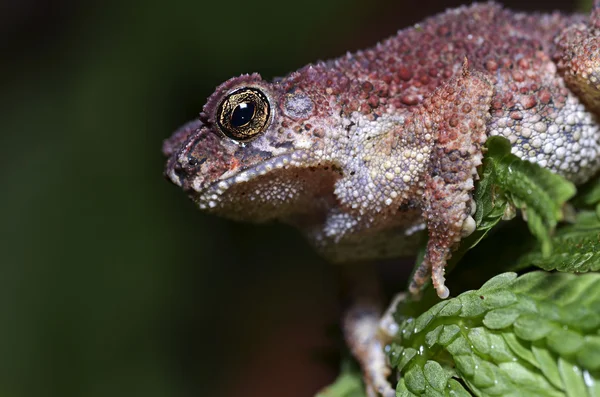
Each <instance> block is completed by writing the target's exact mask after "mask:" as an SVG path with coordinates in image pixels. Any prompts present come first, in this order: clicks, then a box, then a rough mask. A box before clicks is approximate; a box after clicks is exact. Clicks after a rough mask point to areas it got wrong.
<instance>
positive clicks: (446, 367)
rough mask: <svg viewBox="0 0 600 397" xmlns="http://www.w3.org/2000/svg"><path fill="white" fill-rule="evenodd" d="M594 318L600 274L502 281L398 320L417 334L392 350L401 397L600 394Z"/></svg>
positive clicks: (599, 309) (504, 277) (401, 337)
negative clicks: (599, 392) (415, 315)
mask: <svg viewBox="0 0 600 397" xmlns="http://www.w3.org/2000/svg"><path fill="white" fill-rule="evenodd" d="M574 305H577V308H576V307H575V306H574ZM578 308H579V309H578ZM566 313H573V314H566ZM590 316H591V317H594V318H600V317H599V316H600V274H597V273H587V274H582V275H574V274H569V273H546V272H540V271H538V272H532V273H528V274H525V275H523V276H521V277H516V275H515V274H514V273H505V274H501V275H498V276H496V277H494V278H492V279H490V280H489V281H488V282H487V283H485V284H484V285H483V286H482V287H481V288H480V289H479V290H475V291H468V292H465V293H463V294H461V295H459V296H457V297H456V298H452V299H449V300H447V301H444V302H440V303H438V304H437V305H435V306H433V307H431V308H430V309H429V310H428V311H426V312H425V313H423V314H421V315H420V316H418V317H417V318H406V317H402V318H400V317H399V318H397V321H399V323H400V324H399V325H400V329H411V330H412V332H405V333H402V332H400V333H398V336H397V337H395V338H394V339H393V341H392V342H391V345H390V348H388V349H387V351H388V355H389V358H390V362H391V364H392V367H393V368H395V370H396V371H398V372H399V374H400V376H401V380H400V382H399V383H398V385H397V389H396V390H397V395H398V396H400V395H406V396H411V395H417V396H420V395H423V396H425V395H426V396H429V395H431V396H437V395H443V396H449V395H453V394H451V393H454V392H455V393H456V394H457V395H470V394H468V393H471V394H473V395H477V396H504V395H512V394H514V393H515V392H516V391H518V392H519V395H524V396H563V395H565V393H566V394H567V395H577V396H587V395H596V394H594V393H596V392H597V391H598V390H600V388H599V386H598V384H599V383H600V335H599V325H600V323H598V322H596V320H593V321H592V322H590V320H589V317H590ZM407 352H409V353H408V354H407ZM399 356H401V357H399ZM453 378H457V379H458V380H460V381H461V382H456V380H455V379H453ZM463 385H466V388H465V387H464V386H463ZM458 386H460V387H461V389H456V391H454V389H453V388H456V387H458ZM461 393H462V394H461ZM465 393H466V394H465ZM582 393H583V394H582Z"/></svg>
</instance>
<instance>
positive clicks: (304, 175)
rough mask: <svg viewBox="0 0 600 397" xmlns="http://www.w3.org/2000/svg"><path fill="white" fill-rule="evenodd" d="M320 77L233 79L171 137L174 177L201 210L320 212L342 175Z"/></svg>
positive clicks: (245, 214) (255, 215)
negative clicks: (329, 138)
mask: <svg viewBox="0 0 600 397" xmlns="http://www.w3.org/2000/svg"><path fill="white" fill-rule="evenodd" d="M311 76H313V77H312V80H311ZM318 76H319V75H318V73H314V72H313V71H312V70H310V69H306V70H304V71H301V72H298V73H295V74H292V75H290V76H289V77H288V78H286V79H282V80H279V81H276V82H274V83H268V82H265V81H264V80H262V79H261V78H260V76H259V75H257V74H253V75H244V76H241V77H237V78H233V79H231V80H228V81H226V82H225V83H223V84H222V85H221V86H219V87H218V88H217V90H216V91H215V93H214V94H213V95H211V96H210V98H209V99H208V101H207V103H206V105H205V106H204V108H203V111H202V113H201V114H200V118H199V119H198V120H196V121H192V122H190V123H188V124H186V125H184V126H183V127H181V128H180V129H179V130H178V131H176V132H175V133H174V134H173V135H172V136H171V138H169V139H168V140H166V141H165V143H164V146H163V152H164V153H165V155H166V156H168V157H169V160H168V162H167V166H166V170H165V174H166V176H167V177H168V178H169V179H170V180H171V181H172V182H173V183H174V184H176V185H178V186H181V187H182V188H183V189H184V190H185V191H186V192H188V194H189V195H190V197H191V198H192V199H193V200H194V201H195V202H196V203H197V204H198V206H199V207H200V208H201V209H205V210H207V211H210V212H214V213H217V214H219V215H223V216H227V217H230V218H235V219H241V220H250V221H263V220H268V219H274V218H279V219H286V218H290V217H295V216H297V215H301V214H306V213H315V212H318V211H316V210H317V208H322V207H324V206H327V205H328V204H327V201H330V200H331V199H332V197H333V185H334V182H335V181H336V180H337V179H338V178H339V176H340V172H339V171H338V170H339V168H337V167H336V165H335V164H334V162H333V160H331V156H330V155H329V154H328V150H327V146H328V145H327V144H325V143H324V136H325V134H326V131H325V129H326V128H327V127H326V126H327V125H330V124H328V123H330V122H329V121H327V120H328V117H330V115H331V114H332V110H331V109H330V107H329V102H328V101H327V99H326V98H325V97H324V96H323V90H320V89H318V88H315V87H317V86H318V85H320V84H319V80H318V79H319V77H318Z"/></svg>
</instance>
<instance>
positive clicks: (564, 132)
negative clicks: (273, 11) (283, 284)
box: [163, 0, 600, 396]
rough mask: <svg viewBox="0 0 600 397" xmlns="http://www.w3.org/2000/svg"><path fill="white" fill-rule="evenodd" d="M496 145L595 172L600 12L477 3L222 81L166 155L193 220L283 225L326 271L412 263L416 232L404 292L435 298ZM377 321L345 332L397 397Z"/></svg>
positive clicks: (468, 229) (469, 226)
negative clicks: (372, 40) (320, 56)
mask: <svg viewBox="0 0 600 397" xmlns="http://www.w3.org/2000/svg"><path fill="white" fill-rule="evenodd" d="M491 136H502V137H504V138H506V139H507V140H508V141H509V142H510V144H511V152H512V153H513V154H514V155H516V156H517V157H519V158H521V159H524V160H527V161H529V162H532V163H536V164H538V165H540V166H541V167H543V168H546V169H548V170H550V171H552V172H554V173H557V174H559V175H561V176H563V177H565V178H566V179H568V180H570V181H572V182H573V183H575V184H582V183H584V182H586V181H587V180H589V179H590V178H591V177H592V176H593V175H595V174H596V173H597V171H598V170H599V169H600V156H599V152H600V0H595V1H594V4H593V8H592V11H591V14H590V15H581V14H572V15H567V14H563V13H559V12H554V13H524V12H515V11H511V10H508V9H505V8H503V7H502V6H501V5H500V4H498V3H494V2H488V3H474V4H472V5H468V6H461V7H458V8H454V9H449V10H447V11H445V12H442V13H440V14H438V15H435V16H432V17H429V18H427V19H425V20H424V21H422V22H420V23H417V24H415V25H413V26H411V27H407V28H404V29H401V30H399V31H398V32H397V34H395V35H394V36H392V37H389V38H387V39H385V40H382V41H380V42H379V43H377V44H376V45H374V46H373V47H371V48H368V49H365V50H359V51H356V52H353V53H350V52H348V53H347V54H346V55H343V56H341V57H339V58H335V59H331V60H327V61H317V62H314V63H310V64H308V65H306V66H304V67H302V68H300V69H298V70H297V71H294V72H292V73H290V74H288V75H287V76H285V77H282V78H275V79H273V80H272V81H267V80H265V79H263V78H262V77H261V76H260V75H259V74H258V73H252V74H244V75H241V76H239V77H234V78H231V79H229V80H227V81H225V82H224V83H222V84H221V85H219V86H218V87H217V88H216V90H215V92H214V93H213V94H212V95H211V96H210V97H209V98H208V99H207V101H206V104H205V105H204V107H203V108H202V111H201V112H200V114H199V117H198V118H196V119H195V120H192V121H190V122H188V123H187V124H184V125H183V126H182V127H180V128H179V129H178V130H176V131H175V132H174V133H173V134H172V136H171V137H170V138H168V139H167V140H165V142H164V144H163V153H164V154H165V156H166V157H167V158H168V160H167V164H166V168H165V175H166V177H167V178H168V179H169V180H170V181H171V182H172V183H174V184H175V185H177V186H179V187H181V188H182V189H183V190H184V191H185V192H186V193H187V194H188V196H189V197H190V198H191V199H192V200H193V201H194V202H195V203H196V205H197V206H198V207H199V208H200V209H201V210H202V211H205V212H208V213H212V214H216V215H219V216H223V217H227V218H230V219H234V220H239V221H250V222H268V221H279V222H283V223H286V224H289V225H292V226H293V227H296V228H297V229H299V230H300V231H302V232H303V234H304V235H305V236H306V238H307V239H308V241H310V243H311V244H312V245H313V246H314V247H315V249H316V250H317V251H318V252H319V253H320V254H321V255H323V256H324V257H325V258H327V259H328V260H329V261H331V262H333V263H342V264H346V263H358V262H370V261H374V260H379V259H386V258H387V259H389V258H398V257H402V256H406V255H414V253H415V252H416V251H417V250H418V248H419V247H420V245H421V244H423V243H424V241H423V235H426V236H427V242H426V248H425V255H424V258H423V260H422V262H421V264H420V265H419V267H418V268H417V269H416V271H415V272H414V277H413V279H412V281H411V284H410V287H409V291H410V293H412V294H418V293H419V291H420V290H421V289H422V288H423V286H424V285H425V284H426V283H427V282H428V281H429V280H431V282H432V284H433V287H434V288H435V291H436V292H437V295H438V296H439V297H440V298H442V299H445V298H448V297H449V296H450V291H449V289H448V288H447V287H446V285H445V270H444V269H445V267H446V265H447V262H448V260H449V258H450V257H451V255H452V252H453V251H454V250H456V248H457V247H458V246H459V244H460V242H461V240H462V239H464V238H465V237H467V236H469V235H470V234H471V233H472V232H473V231H474V230H475V228H476V224H475V221H474V219H473V214H474V212H475V210H476V204H475V202H474V200H473V192H474V189H475V186H476V183H477V180H478V178H479V175H478V170H479V169H480V166H481V164H482V159H483V155H484V153H485V142H486V140H487V138H489V137H491ZM357 308H358V309H357ZM380 315H381V311H380V310H379V309H376V308H374V305H371V304H370V303H369V304H366V306H365V305H362V306H361V305H360V304H359V305H357V306H356V307H355V308H354V309H350V310H349V311H348V315H347V316H346V317H345V318H346V319H347V321H345V322H344V332H345V335H346V339H347V340H348V343H349V345H350V347H351V350H352V352H353V353H354V354H355V356H357V358H358V361H359V362H360V364H361V366H362V368H363V372H364V375H365V383H366V385H367V390H368V392H369V395H373V396H375V395H377V394H378V393H379V394H381V395H384V396H392V395H394V392H393V389H392V388H391V386H390V385H389V383H388V382H387V380H386V377H387V375H388V374H389V369H388V368H387V366H386V363H385V358H384V357H383V355H382V353H381V349H380V348H381V340H380V339H381V338H378V337H377V332H378V331H377V325H376V324H377V320H378V318H379V317H380Z"/></svg>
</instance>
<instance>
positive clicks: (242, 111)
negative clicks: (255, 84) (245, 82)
mask: <svg viewBox="0 0 600 397" xmlns="http://www.w3.org/2000/svg"><path fill="white" fill-rule="evenodd" d="M270 112H271V108H270V106H269V100H268V98H267V96H266V95H265V94H264V93H263V92H262V91H260V90H258V89H256V88H240V89H238V90H235V91H233V92H231V93H229V95H227V96H226V97H225V99H223V101H222V102H221V104H220V105H219V108H218V110H217V124H218V126H219V129H220V130H221V131H222V132H223V134H225V135H226V136H228V137H229V138H231V139H234V140H236V141H247V140H250V139H252V138H254V137H256V136H257V135H258V134H260V133H261V132H263V131H264V130H266V129H267V124H268V122H269V114H270Z"/></svg>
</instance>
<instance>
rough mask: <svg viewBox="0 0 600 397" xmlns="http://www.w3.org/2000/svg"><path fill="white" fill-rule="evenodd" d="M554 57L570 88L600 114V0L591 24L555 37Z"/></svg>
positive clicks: (574, 27)
mask: <svg viewBox="0 0 600 397" xmlns="http://www.w3.org/2000/svg"><path fill="white" fill-rule="evenodd" d="M555 43H556V46H557V53H556V54H555V60H556V61H557V65H558V69H559V71H560V73H561V74H562V75H563V76H564V80H565V82H566V83H567V85H568V86H569V88H570V89H571V90H572V91H573V92H574V93H575V94H576V95H577V96H578V97H579V99H581V101H582V102H583V103H585V104H586V105H587V107H588V108H589V109H590V110H592V111H593V112H595V113H596V114H598V115H600V0H595V1H594V7H593V9H592V14H591V16H590V20H589V23H588V24H584V23H580V24H575V25H573V26H570V27H568V28H566V29H565V30H563V31H562V32H561V34H560V35H559V36H558V37H557V38H556V40H555Z"/></svg>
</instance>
